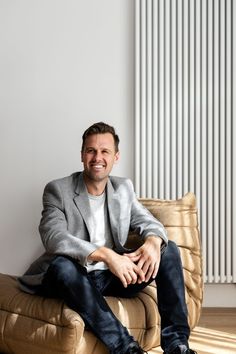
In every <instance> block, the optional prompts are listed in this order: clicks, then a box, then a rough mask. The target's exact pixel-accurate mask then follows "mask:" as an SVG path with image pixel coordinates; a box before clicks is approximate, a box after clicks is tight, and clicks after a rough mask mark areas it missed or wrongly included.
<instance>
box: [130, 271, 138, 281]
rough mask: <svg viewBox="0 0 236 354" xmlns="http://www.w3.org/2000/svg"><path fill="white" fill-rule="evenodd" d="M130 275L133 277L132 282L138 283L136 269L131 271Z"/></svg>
mask: <svg viewBox="0 0 236 354" xmlns="http://www.w3.org/2000/svg"><path fill="white" fill-rule="evenodd" d="M130 276H131V278H132V281H131V283H132V284H136V282H137V279H138V276H137V274H136V273H135V272H134V271H130Z"/></svg>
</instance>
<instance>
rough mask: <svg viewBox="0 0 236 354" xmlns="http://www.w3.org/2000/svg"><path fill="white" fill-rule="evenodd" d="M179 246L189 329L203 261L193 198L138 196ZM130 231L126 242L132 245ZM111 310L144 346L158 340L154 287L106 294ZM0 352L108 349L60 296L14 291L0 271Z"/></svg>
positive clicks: (89, 353) (195, 315)
mask: <svg viewBox="0 0 236 354" xmlns="http://www.w3.org/2000/svg"><path fill="white" fill-rule="evenodd" d="M140 201H141V202H142V203H143V205H145V206H146V207H147V208H148V209H149V210H150V211H151V212H152V213H153V214H154V216H156V217H157V218H158V219H159V220H160V221H161V222H162V223H163V224H164V225H165V227H166V229H167V231H168V236H169V239H171V240H173V241H175V242H176V243H177V245H178V246H179V249H180V252H181V258H182V262H183V268H184V278H185V289H186V301H187V306H188V310H189V324H190V327H191V328H193V327H194V326H195V325H196V324H197V322H198V320H199V316H200V310H201V304H202V289H203V284H202V261H201V250H200V243H199V231H198V221H197V210H196V201H195V196H194V195H193V194H192V193H188V194H186V195H185V196H184V197H183V198H182V199H179V200H175V201H173V200H172V201H166V200H154V199H141V200H140ZM136 242H137V240H136V235H134V234H131V235H130V237H129V243H136ZM107 301H108V303H109V305H110V306H111V308H112V310H113V311H114V313H115V314H116V315H117V317H118V318H119V319H120V320H121V321H122V323H123V324H124V325H125V326H126V327H127V328H128V329H129V330H130V332H131V333H132V335H134V336H135V338H136V339H137V340H138V341H139V342H140V345H141V346H142V347H143V348H144V349H145V350H150V349H151V348H152V347H156V346H158V345H159V344H160V338H159V336H160V317H159V314H158V311H157V306H156V301H157V299H156V289H155V285H154V284H151V285H149V286H148V287H147V288H146V289H145V290H143V291H142V292H141V293H140V294H139V295H138V297H136V298H133V299H121V298H114V297H108V298H107ZM0 352H1V353H15V354H28V353H32V354H52V353H55V354H60V353H64V354H72V353H73V354H79V353H80V354H84V353H86V354H103V353H104V354H105V353H107V350H106V349H105V347H104V345H103V344H102V343H101V342H100V341H98V340H97V339H96V338H95V337H94V336H93V334H92V333H90V332H89V331H88V330H85V328H84V323H83V320H82V319H81V317H80V316H79V315H78V314H77V313H76V312H74V311H73V310H71V309H69V308H68V307H67V306H66V305H65V304H64V303H63V302H62V301H61V300H56V299H45V298H43V297H40V296H36V295H29V294H26V293H23V292H22V291H20V290H19V288H18V286H17V282H16V278H15V277H13V276H9V275H4V274H1V275H0Z"/></svg>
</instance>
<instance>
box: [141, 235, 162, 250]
mask: <svg viewBox="0 0 236 354" xmlns="http://www.w3.org/2000/svg"><path fill="white" fill-rule="evenodd" d="M146 241H147V242H154V243H155V244H156V245H158V246H160V247H161V246H162V244H163V242H164V241H163V239H162V238H161V237H160V236H158V235H148V236H147V237H146V240H145V242H146Z"/></svg>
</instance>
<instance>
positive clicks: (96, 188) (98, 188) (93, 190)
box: [84, 175, 108, 195]
mask: <svg viewBox="0 0 236 354" xmlns="http://www.w3.org/2000/svg"><path fill="white" fill-rule="evenodd" d="M107 180H108V178H107V179H106V180H102V181H92V180H90V179H88V178H87V176H85V175H84V183H85V185H86V188H87V191H88V193H89V194H92V195H101V194H102V193H103V192H104V190H105V188H106V185H107Z"/></svg>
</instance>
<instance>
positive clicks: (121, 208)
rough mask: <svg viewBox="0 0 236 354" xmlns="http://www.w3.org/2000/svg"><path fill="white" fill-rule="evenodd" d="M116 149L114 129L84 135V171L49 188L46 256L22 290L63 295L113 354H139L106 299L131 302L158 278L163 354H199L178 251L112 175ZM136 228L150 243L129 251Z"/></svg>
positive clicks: (97, 127)
mask: <svg viewBox="0 0 236 354" xmlns="http://www.w3.org/2000/svg"><path fill="white" fill-rule="evenodd" d="M118 145H119V138H118V136H117V134H116V133H115V130H114V128H113V127H111V126H109V125H107V124H105V123H102V122H100V123H96V124H94V125H92V126H91V127H89V128H88V129H87V130H86V131H85V132H84V134H83V143H82V149H81V160H82V162H83V166H84V169H83V172H78V173H74V174H72V175H71V176H69V177H65V178H62V179H58V180H55V181H52V182H50V183H49V184H48V185H47V186H46V188H45V191H44V195H43V205H44V209H43V212H42V219H41V222H40V226H39V231H40V235H41V238H42V242H43V244H44V247H45V249H46V253H45V254H44V255H43V256H41V257H40V258H39V259H38V260H37V261H36V262H34V263H33V264H32V265H31V267H30V269H29V270H28V271H27V272H26V273H25V275H24V276H22V277H21V278H20V279H19V281H20V284H21V288H22V289H23V290H25V291H28V292H31V293H38V294H41V295H44V296H55V297H58V296H60V297H61V298H62V299H64V301H65V302H66V303H67V305H68V306H69V307H71V308H72V309H73V310H75V311H77V312H78V313H79V314H80V315H81V316H82V318H83V320H84V322H85V324H86V326H87V327H88V328H89V329H90V330H91V331H92V332H93V333H94V334H95V335H96V336H97V337H98V338H99V339H100V340H101V341H103V342H104V343H105V345H106V346H107V347H108V349H109V350H110V353H112V354H141V353H144V351H143V349H142V348H141V347H140V346H139V344H138V343H137V342H136V341H134V338H133V337H132V336H130V334H129V333H128V330H127V329H126V328H125V327H124V326H123V325H122V324H121V323H120V322H119V321H118V319H117V318H116V317H115V316H114V314H113V313H112V311H111V309H110V308H109V306H108V304H107V303H106V301H105V299H104V296H105V295H112V296H121V297H132V296H135V295H136V294H137V293H138V292H139V291H140V290H141V289H143V288H144V287H146V286H147V285H148V284H149V283H150V282H151V281H153V280H154V279H155V280H156V283H157V293H158V307H159V312H160V315H161V323H162V329H161V345H162V348H163V350H164V353H166V354H179V353H185V354H191V353H192V354H193V353H194V352H193V351H192V350H191V349H189V348H188V337H189V326H188V322H187V308H186V304H185V297H184V281H183V274H182V266H181V260H180V256H179V252H178V249H177V247H176V245H175V244H174V243H173V242H171V241H169V242H168V240H167V235H166V231H165V229H164V227H163V225H162V224H161V223H160V222H159V221H158V220H156V219H155V218H154V217H153V216H152V215H151V214H150V213H149V212H148V211H147V210H146V209H145V208H144V207H143V206H142V205H141V204H140V203H139V202H138V200H137V198H136V196H135V194H134V191H133V186H132V183H131V181H130V180H128V179H125V178H120V177H111V176H110V172H111V170H112V167H113V165H114V164H115V163H116V162H117V161H118V160H119V148H118ZM130 229H132V230H135V231H136V232H138V234H139V235H140V237H141V238H142V239H143V241H144V243H143V245H142V246H141V247H139V248H138V249H137V250H135V251H131V252H129V250H127V249H126V248H125V246H124V245H125V243H126V240H127V236H128V232H129V230H130ZM78 294H79V296H78Z"/></svg>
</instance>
